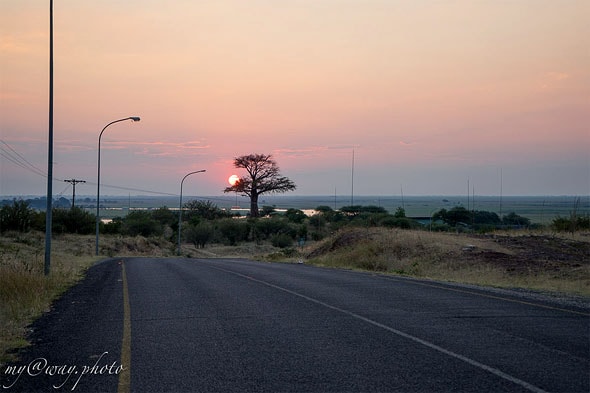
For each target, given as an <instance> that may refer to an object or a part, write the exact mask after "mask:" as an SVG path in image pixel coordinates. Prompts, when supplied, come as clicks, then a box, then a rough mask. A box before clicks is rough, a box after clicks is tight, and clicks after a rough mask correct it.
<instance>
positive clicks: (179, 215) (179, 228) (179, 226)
mask: <svg viewBox="0 0 590 393" xmlns="http://www.w3.org/2000/svg"><path fill="white" fill-rule="evenodd" d="M201 172H206V171H205V169H201V170H200V171H194V172H191V173H187V174H186V175H185V176H184V177H183V178H182V180H181V181H180V203H179V205H178V251H177V255H180V230H181V228H182V184H183V183H184V179H186V178H187V177H189V176H190V175H194V174H195V173H201Z"/></svg>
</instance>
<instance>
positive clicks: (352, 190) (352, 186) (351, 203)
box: [350, 148, 354, 206]
mask: <svg viewBox="0 0 590 393" xmlns="http://www.w3.org/2000/svg"><path fill="white" fill-rule="evenodd" d="M353 205H354V148H353V149H352V179H351V188H350V206H353Z"/></svg>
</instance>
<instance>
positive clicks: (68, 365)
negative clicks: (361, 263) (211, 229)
mask: <svg viewBox="0 0 590 393" xmlns="http://www.w3.org/2000/svg"><path fill="white" fill-rule="evenodd" d="M33 329H34V330H33V333H32V335H31V338H32V340H33V344H34V345H33V346H31V347H30V348H29V349H28V350H26V351H24V352H23V353H22V356H21V360H20V361H19V362H18V363H16V364H13V365H10V367H9V368H5V369H2V370H0V371H1V375H0V378H1V381H2V383H1V385H2V391H7V392H13V391H14V392H16V391H72V390H74V391H80V392H98V391H100V392H102V391H109V392H115V391H120V392H125V391H132V392H433V391H436V392H449V391H459V392H465V391H470V392H501V391H510V392H530V391H533V392H542V391H549V392H589V391H590V377H589V373H590V330H589V329H590V316H589V310H588V309H579V308H571V307H569V308H566V307H564V306H561V305H558V304H552V303H547V302H540V301H537V300H530V299H527V298H523V297H516V296H515V297H512V296H509V295H505V294H502V295H499V294H497V293H494V292H488V291H481V290H477V289H470V288H464V287H458V286H451V285H445V284H442V283H437V282H431V281H420V280H412V279H407V278H402V277H391V276H383V275H374V274H368V273H358V272H350V271H340V270H330V269H322V268H315V267H311V266H306V265H296V264H270V263H261V262H252V261H246V260H237V259H236V260H228V259H225V260H219V259H155V258H125V259H112V260H107V261H103V262H101V263H100V264H98V265H95V266H94V267H93V268H92V269H90V270H89V272H88V276H87V278H86V279H85V280H84V281H83V282H82V283H81V284H80V285H78V286H76V287H74V288H73V289H72V290H70V291H68V292H67V293H66V294H65V296H64V297H63V298H62V299H61V300H60V301H58V302H57V303H56V304H55V306H54V309H53V310H52V312H50V313H49V314H47V315H46V316H45V317H43V318H41V319H40V320H39V321H38V322H36V323H35V324H34V326H33Z"/></svg>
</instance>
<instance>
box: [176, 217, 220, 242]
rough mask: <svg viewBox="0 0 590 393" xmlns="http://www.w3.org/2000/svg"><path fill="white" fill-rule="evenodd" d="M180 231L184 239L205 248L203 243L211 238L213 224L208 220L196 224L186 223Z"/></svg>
mask: <svg viewBox="0 0 590 393" xmlns="http://www.w3.org/2000/svg"><path fill="white" fill-rule="evenodd" d="M182 233H183V234H184V238H185V240H186V241H188V242H191V243H193V244H194V245H195V247H196V248H205V245H206V244H207V243H209V242H210V241H211V240H212V239H213V234H214V230H213V226H212V225H211V224H209V223H208V222H206V221H205V222H201V223H199V224H197V225H188V226H187V228H185V229H184V230H183V231H182Z"/></svg>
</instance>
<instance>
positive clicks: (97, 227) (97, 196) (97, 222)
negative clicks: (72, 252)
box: [96, 116, 140, 255]
mask: <svg viewBox="0 0 590 393" xmlns="http://www.w3.org/2000/svg"><path fill="white" fill-rule="evenodd" d="M125 120H133V121H139V120H140V119H139V117H137V116H130V117H126V118H124V119H119V120H115V121H112V122H110V123H109V124H107V125H106V126H104V128H103V129H102V131H101V132H100V135H99V136H98V165H97V166H98V176H97V179H98V180H97V181H96V255H98V230H99V227H100V213H99V208H100V140H101V138H102V133H103V132H104V131H105V130H106V129H107V127H108V126H110V125H111V124H115V123H118V122H120V121H125Z"/></svg>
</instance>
